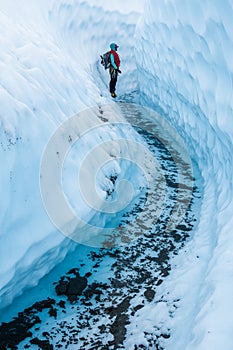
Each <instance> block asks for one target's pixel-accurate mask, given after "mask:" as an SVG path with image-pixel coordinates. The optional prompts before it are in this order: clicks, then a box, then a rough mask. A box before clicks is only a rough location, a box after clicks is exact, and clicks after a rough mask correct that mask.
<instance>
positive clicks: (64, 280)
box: [55, 269, 87, 302]
mask: <svg viewBox="0 0 233 350" xmlns="http://www.w3.org/2000/svg"><path fill="white" fill-rule="evenodd" d="M68 274H69V275H71V274H73V275H74V277H69V276H65V277H64V276H62V277H61V279H60V280H59V282H58V284H57V285H56V287H55V291H56V293H57V295H66V296H67V298H68V300H69V301H71V302H75V301H76V300H77V299H78V297H79V296H80V295H81V294H82V292H83V290H84V289H85V288H86V287H87V278H86V277H81V276H80V275H79V272H78V271H77V269H72V270H71V271H69V272H68Z"/></svg>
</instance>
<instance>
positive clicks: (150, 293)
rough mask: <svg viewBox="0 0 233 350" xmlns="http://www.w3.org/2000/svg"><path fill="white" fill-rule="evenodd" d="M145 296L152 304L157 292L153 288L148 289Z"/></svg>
mask: <svg viewBox="0 0 233 350" xmlns="http://www.w3.org/2000/svg"><path fill="white" fill-rule="evenodd" d="M144 295H145V297H146V299H147V301H149V302H151V301H152V300H153V299H154V296H155V291H154V290H153V289H151V288H147V290H146V291H145V293H144Z"/></svg>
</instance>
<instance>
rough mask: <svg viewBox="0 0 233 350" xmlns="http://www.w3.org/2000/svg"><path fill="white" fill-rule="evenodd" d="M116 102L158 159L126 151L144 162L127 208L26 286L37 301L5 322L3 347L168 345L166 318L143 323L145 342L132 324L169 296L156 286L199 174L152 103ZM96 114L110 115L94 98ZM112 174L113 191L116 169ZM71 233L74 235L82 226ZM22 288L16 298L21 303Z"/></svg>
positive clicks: (195, 196)
mask: <svg viewBox="0 0 233 350" xmlns="http://www.w3.org/2000/svg"><path fill="white" fill-rule="evenodd" d="M117 107H118V111H120V113H121V114H122V115H123V117H124V118H125V119H126V120H127V122H129V123H130V124H131V125H132V126H133V128H134V130H135V131H136V132H137V133H138V135H139V138H138V140H137V142H138V143H139V140H141V141H140V142H141V144H143V147H144V145H147V147H148V150H149V153H150V154H152V155H153V157H154V159H155V161H154V162H153V161H152V160H151V158H148V159H147V160H146V163H141V159H140V162H139V160H138V159H139V158H138V159H137V158H135V159H134V160H133V159H130V161H131V162H132V161H134V162H136V163H137V165H139V163H140V166H141V167H142V164H144V165H145V167H147V169H142V170H144V171H147V175H148V174H149V175H148V179H149V180H148V183H149V185H148V183H147V187H146V188H144V189H143V190H142V192H141V195H139V196H138V197H136V201H135V200H134V202H133V205H129V206H128V210H127V211H121V216H120V218H119V220H118V221H117V222H115V224H114V227H111V228H109V227H108V230H107V232H106V231H104V230H102V229H101V230H100V231H99V232H100V237H99V236H98V237H97V238H96V228H95V231H94V235H93V236H91V235H89V236H88V237H89V240H88V242H87V243H88V244H87V246H83V245H81V244H79V243H78V244H77V246H76V249H75V251H74V252H73V253H71V254H70V255H69V256H68V257H67V258H66V259H65V260H64V261H63V262H62V263H61V264H60V265H58V266H57V267H56V268H55V269H54V271H52V272H51V273H50V274H49V275H48V276H46V277H45V278H44V279H43V280H42V281H41V282H40V283H39V285H38V286H37V287H36V288H33V289H32V290H31V291H28V292H26V293H25V295H29V296H30V295H32V294H34V300H37V302H36V303H35V302H33V303H32V304H31V306H29V305H27V306H28V307H27V309H25V310H24V311H22V312H20V313H19V314H18V316H16V315H14V316H15V318H14V320H12V321H9V320H8V322H7V323H2V325H1V326H0V348H1V349H17V348H18V349H24V348H30V349H38V348H39V349H59V348H61V349H70V350H71V349H96V350H97V349H98V350H99V349H125V345H124V344H125V342H126V341H127V343H128V344H131V345H132V349H133V348H134V349H149V348H153V349H165V343H166V339H168V338H169V337H170V333H169V329H168V327H167V326H166V324H161V323H157V321H155V323H154V324H153V329H154V331H153V332H148V331H146V330H145V332H144V341H143V344H142V343H138V341H137V340H136V339H134V338H133V336H132V334H131V333H130V331H129V326H130V325H133V324H134V323H135V320H136V319H137V312H138V311H139V310H141V309H143V308H145V307H147V306H148V304H150V303H151V305H152V304H153V305H154V304H156V303H157V302H160V301H161V300H163V301H164V303H165V304H166V295H159V294H157V288H158V286H160V285H161V284H162V283H163V281H164V279H165V278H166V277H167V276H168V275H169V271H170V261H171V259H172V256H173V255H176V254H178V252H179V249H180V248H181V247H183V246H184V245H185V241H186V240H187V239H192V235H193V234H194V231H195V225H196V221H197V218H198V210H197V208H198V207H199V205H198V203H200V202H199V201H200V192H199V191H200V182H199V180H198V178H199V175H198V171H197V169H196V168H195V166H194V164H193V162H192V161H191V160H190V159H189V157H188V154H187V151H186V150H185V146H184V145H183V144H182V140H180V138H179V135H177V134H176V133H175V131H174V130H173V129H171V128H170V127H169V125H168V123H167V122H166V121H165V120H163V118H161V117H160V116H158V115H157V117H156V119H155V113H154V112H153V111H150V110H149V109H147V108H144V107H142V106H138V105H136V104H133V103H125V102H124V100H123V103H118V104H117ZM97 115H98V116H99V118H100V120H101V122H102V123H103V124H104V123H109V108H106V106H98V113H97ZM120 142H122V141H120ZM131 145H132V143H131ZM143 149H144V148H143ZM136 150H139V149H138V148H137V149H136ZM147 156H148V155H147V153H146V157H147ZM128 161H129V159H128ZM135 171H136V170H135ZM110 180H111V181H112V184H113V187H112V190H111V193H108V194H109V195H111V196H112V195H113V194H114V191H115V188H116V187H117V182H118V181H120V174H118V176H115V177H114V178H111V179H110ZM129 180H130V178H128V179H127V181H129ZM45 203H46V200H45ZM88 232H89V233H92V232H90V231H88ZM76 233H77V232H76ZM65 234H67V232H65ZM67 236H69V234H67ZM72 239H74V240H75V241H77V242H78V241H79V239H80V236H79V234H78V235H72ZM91 246H92V247H91ZM53 283H54V286H53V287H52V284H53ZM48 286H49V287H48ZM46 288H47V290H48V292H47V295H46ZM40 291H42V292H41V293H40ZM35 294H37V296H36V297H35ZM25 295H23V296H21V297H20V298H18V300H15V303H17V301H18V302H19V303H18V304H19V305H23V302H22V299H23V298H25ZM40 295H43V297H40ZM41 299H43V300H41ZM31 300H33V298H31ZM176 307H177V301H176V300H174V303H173V304H172V305H171V304H169V305H167V308H168V310H169V315H170V317H172V316H173V314H174V312H175V309H176ZM11 314H12V310H11ZM6 315H7V310H6ZM151 322H152V321H151Z"/></svg>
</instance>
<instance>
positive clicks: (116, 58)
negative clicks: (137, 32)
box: [110, 50, 121, 68]
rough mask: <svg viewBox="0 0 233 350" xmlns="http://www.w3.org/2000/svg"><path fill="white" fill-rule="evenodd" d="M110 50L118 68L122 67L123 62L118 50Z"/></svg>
mask: <svg viewBox="0 0 233 350" xmlns="http://www.w3.org/2000/svg"><path fill="white" fill-rule="evenodd" d="M110 52H111V54H112V55H113V56H114V62H115V64H116V66H117V68H119V67H120V64H121V61H120V57H119V55H118V54H117V53H116V51H114V50H111V51H110Z"/></svg>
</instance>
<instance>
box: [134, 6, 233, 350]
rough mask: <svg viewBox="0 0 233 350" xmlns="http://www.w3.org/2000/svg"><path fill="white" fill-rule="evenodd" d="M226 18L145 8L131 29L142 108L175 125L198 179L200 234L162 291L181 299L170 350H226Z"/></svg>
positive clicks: (229, 153) (231, 322)
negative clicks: (134, 30) (135, 27)
mask: <svg viewBox="0 0 233 350" xmlns="http://www.w3.org/2000/svg"><path fill="white" fill-rule="evenodd" d="M232 11H233V7H232V3H231V2H230V1H225V2H224V3H222V2H218V1H210V0H205V1H202V2H198V3H197V2H196V1H191V2H190V1H188V0H187V1H183V2H178V1H175V2H174V1H166V2H164V1H163V0H161V1H157V2H156V4H155V3H154V2H153V1H149V2H148V5H147V9H146V12H145V14H144V17H143V20H142V21H141V23H140V25H139V26H138V30H137V46H136V57H137V66H138V71H139V86H140V93H141V98H142V103H145V104H147V105H150V106H152V107H154V108H157V109H158V108H160V112H161V113H163V114H164V115H165V116H166V117H167V118H168V119H169V120H170V121H171V122H172V124H173V125H175V126H176V128H177V130H178V131H179V133H180V134H181V135H182V137H183V138H184V139H185V140H186V144H187V145H188V147H189V149H190V154H191V155H192V157H193V159H196V161H197V163H198V167H199V169H200V171H201V173H202V177H203V180H204V193H203V204H202V210H201V217H200V222H199V226H198V230H197V232H196V234H195V237H194V239H193V240H192V241H191V242H190V243H189V244H188V245H187V246H186V247H185V250H184V251H183V252H182V254H181V255H180V256H179V257H177V258H176V259H174V261H173V265H174V267H175V269H174V270H173V273H172V274H171V276H170V277H169V279H168V282H167V283H165V285H163V287H162V288H164V291H166V290H173V292H172V296H171V298H173V299H177V298H178V299H181V300H180V302H179V303H178V305H179V307H180V308H179V309H178V311H177V312H176V316H175V318H174V319H173V320H172V321H171V323H170V326H171V329H172V330H173V331H172V333H173V336H172V337H171V339H170V340H169V342H170V347H168V348H169V349H172V350H175V349H177V350H180V349H198V350H206V349H220V348H221V347H222V345H223V344H224V349H229V350H230V349H232V329H233V317H232V310H233V300H232V295H233V283H232V266H233V254H232V251H233V240H232V233H233V229H232V227H233V217H232V213H233V201H232V198H233V183H232V169H233V123H232V120H233V119H232V111H233V98H232V97H233V95H232V91H233V89H232V81H233V80H232V79H233V78H232V77H233V64H232V62H233V24H232V21H231V15H232ZM174 281H175V283H174ZM168 348H166V349H168Z"/></svg>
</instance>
